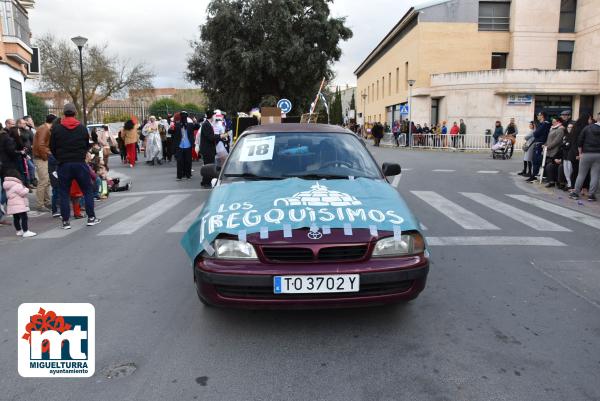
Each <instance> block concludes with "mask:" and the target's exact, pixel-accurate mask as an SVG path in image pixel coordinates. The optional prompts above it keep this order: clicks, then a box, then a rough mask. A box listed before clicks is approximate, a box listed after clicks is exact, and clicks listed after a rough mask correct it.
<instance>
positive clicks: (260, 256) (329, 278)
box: [182, 124, 429, 308]
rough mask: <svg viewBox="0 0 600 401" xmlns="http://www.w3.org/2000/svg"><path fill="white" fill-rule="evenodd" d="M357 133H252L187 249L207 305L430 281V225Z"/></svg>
mask: <svg viewBox="0 0 600 401" xmlns="http://www.w3.org/2000/svg"><path fill="white" fill-rule="evenodd" d="M398 174H400V166H398V165H397V164H389V163H384V165H383V168H382V169H380V168H379V167H378V166H377V165H376V162H375V160H374V159H373V157H372V156H371V154H370V152H369V151H368V150H367V148H366V146H365V145H364V143H363V142H362V140H361V139H359V138H358V137H357V136H356V135H355V134H353V133H352V132H350V131H348V130H346V129H342V128H339V127H334V126H328V125H319V124H274V125H263V126H257V127H252V128H251V129H249V130H247V131H245V132H244V134H243V135H242V136H241V137H240V138H239V140H238V141H237V143H236V145H235V147H234V148H233V149H232V151H231V154H230V155H229V158H228V159H227V162H226V163H225V165H224V166H223V168H222V169H221V170H220V171H219V177H218V180H215V181H216V182H215V188H214V189H213V191H212V193H211V195H210V198H209V199H208V201H207V202H206V204H205V207H204V210H203V211H202V212H201V214H200V216H199V217H198V219H197V221H196V222H195V223H194V224H193V225H192V227H191V228H190V230H189V231H188V234H186V236H185V237H184V239H183V240H182V244H183V246H184V248H186V251H188V254H189V255H190V256H191V257H192V258H193V260H194V281H195V284H196V288H197V292H198V296H199V297H200V300H201V301H202V302H203V303H204V304H206V305H217V306H226V307H240V308H321V307H346V306H363V305H376V304H387V303H394V302H401V301H409V300H412V299H414V298H416V297H417V296H418V295H419V294H420V293H421V291H423V289H424V288H425V282H426V279H427V274H428V271H429V257H428V256H429V254H428V251H427V249H426V244H425V239H424V238H423V236H422V235H421V233H420V232H419V223H418V221H417V220H416V219H415V217H414V216H413V215H412V213H411V212H410V211H409V210H408V207H407V206H406V204H405V203H404V201H403V200H402V198H401V197H400V195H399V194H398V192H397V191H396V189H395V188H393V187H392V186H391V185H390V184H389V183H388V182H387V180H386V176H393V175H398Z"/></svg>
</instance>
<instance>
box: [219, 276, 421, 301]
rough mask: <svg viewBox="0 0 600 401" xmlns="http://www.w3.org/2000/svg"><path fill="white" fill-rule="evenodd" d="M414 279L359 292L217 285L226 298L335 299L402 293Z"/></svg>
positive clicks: (362, 288)
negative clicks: (275, 290)
mask: <svg viewBox="0 0 600 401" xmlns="http://www.w3.org/2000/svg"><path fill="white" fill-rule="evenodd" d="M413 282H414V281H413V280H408V281H398V282H392V283H374V284H361V285H360V291H358V292H344V293H330V294H326V293H325V294H274V293H273V287H272V286H271V287H238V286H232V285H217V286H216V289H217V292H218V293H219V295H221V296H223V297H226V298H248V299H266V300H269V299H270V300H280V299H283V300H285V299H335V298H354V297H365V296H376V295H392V294H401V293H403V292H406V291H408V290H409V289H410V288H411V287H412V285H413Z"/></svg>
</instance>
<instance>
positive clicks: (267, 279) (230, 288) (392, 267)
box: [194, 255, 429, 309]
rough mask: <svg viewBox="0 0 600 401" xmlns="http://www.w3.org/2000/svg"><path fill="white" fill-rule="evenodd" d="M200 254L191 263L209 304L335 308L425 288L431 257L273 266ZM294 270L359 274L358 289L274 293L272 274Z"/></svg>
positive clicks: (408, 295) (405, 296)
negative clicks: (357, 290) (212, 258)
mask: <svg viewBox="0 0 600 401" xmlns="http://www.w3.org/2000/svg"><path fill="white" fill-rule="evenodd" d="M249 265H250V266H248V265H245V266H242V267H241V268H240V267H239V266H237V267H234V266H232V264H231V263H230V262H228V263H225V262H221V263H219V262H218V261H215V260H203V259H199V260H198V261H197V263H196V264H195V268H194V279H195V281H196V287H197V290H198V295H199V296H200V297H201V298H202V299H203V300H204V301H205V302H207V303H209V304H213V305H217V306H225V307H235V308H250V309H260V308H273V309H279V308H282V309H286V308H290V309H303V308H334V307H350V306H368V305H378V304H379V305H380V304H387V303H394V302H400V301H408V300H411V299H414V298H416V297H417V296H418V295H419V294H420V293H421V291H423V289H424V288H425V283H426V280H427V274H428V273H429V259H428V258H426V257H425V256H424V255H420V256H411V257H405V258H393V259H371V260H369V261H367V262H361V263H343V264H335V265H313V264H302V265H298V264H295V265H285V266H282V265H277V266H270V265H264V264H260V263H258V264H256V266H253V265H254V263H250V264H249ZM298 274H360V291H359V292H356V293H332V294H274V292H273V277H274V276H276V275H298Z"/></svg>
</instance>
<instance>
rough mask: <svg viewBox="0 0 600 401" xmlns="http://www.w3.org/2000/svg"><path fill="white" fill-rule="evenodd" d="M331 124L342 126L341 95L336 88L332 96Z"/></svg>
mask: <svg viewBox="0 0 600 401" xmlns="http://www.w3.org/2000/svg"><path fill="white" fill-rule="evenodd" d="M331 123H332V124H336V125H342V124H343V123H344V115H343V112H342V93H341V92H340V88H339V87H338V88H337V89H336V91H335V95H334V96H333V105H332V106H331Z"/></svg>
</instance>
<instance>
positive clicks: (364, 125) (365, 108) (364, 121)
mask: <svg viewBox="0 0 600 401" xmlns="http://www.w3.org/2000/svg"><path fill="white" fill-rule="evenodd" d="M361 97H362V100H363V134H362V136H363V138H364V137H366V136H367V124H366V122H367V116H366V111H367V94H366V92H363V94H362V95H361Z"/></svg>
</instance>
